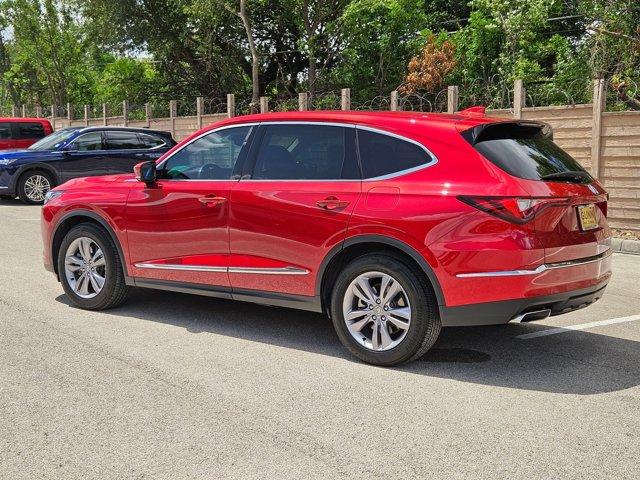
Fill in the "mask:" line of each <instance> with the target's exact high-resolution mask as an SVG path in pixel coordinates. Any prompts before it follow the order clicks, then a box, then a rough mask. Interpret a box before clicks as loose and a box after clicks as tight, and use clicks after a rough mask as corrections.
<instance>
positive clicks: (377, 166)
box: [358, 128, 434, 178]
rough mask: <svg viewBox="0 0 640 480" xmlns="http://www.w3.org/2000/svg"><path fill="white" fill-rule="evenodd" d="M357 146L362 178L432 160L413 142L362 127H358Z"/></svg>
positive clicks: (389, 172) (400, 169) (379, 175)
mask: <svg viewBox="0 0 640 480" xmlns="http://www.w3.org/2000/svg"><path fill="white" fill-rule="evenodd" d="M358 148H359V151H360V163H361V164H362V174H363V177H364V178H376V177H383V176H386V175H393V174H397V173H400V172H403V171H406V170H410V169H413V168H418V167H422V166H424V165H428V164H429V163H432V162H433V161H434V159H433V157H432V156H431V155H430V154H429V153H427V151H426V150H425V149H424V148H423V147H421V146H419V145H417V144H415V143H413V142H410V141H408V140H403V139H401V138H398V137H395V136H391V135H387V134H384V133H378V132H373V131H370V130H366V129H364V128H358Z"/></svg>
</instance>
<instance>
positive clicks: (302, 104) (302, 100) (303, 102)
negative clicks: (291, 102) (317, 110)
mask: <svg viewBox="0 0 640 480" xmlns="http://www.w3.org/2000/svg"><path fill="white" fill-rule="evenodd" d="M298 110H300V111H301V112H303V111H305V110H309V94H308V93H307V92H300V93H298Z"/></svg>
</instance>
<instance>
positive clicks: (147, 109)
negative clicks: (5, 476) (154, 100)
mask: <svg viewBox="0 0 640 480" xmlns="http://www.w3.org/2000/svg"><path fill="white" fill-rule="evenodd" d="M144 119H145V120H146V122H147V128H149V127H151V104H150V103H145V104H144Z"/></svg>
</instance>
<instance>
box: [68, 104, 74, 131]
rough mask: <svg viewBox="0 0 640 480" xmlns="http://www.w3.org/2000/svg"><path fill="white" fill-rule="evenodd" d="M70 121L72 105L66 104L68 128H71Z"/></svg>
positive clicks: (71, 118)
mask: <svg viewBox="0 0 640 480" xmlns="http://www.w3.org/2000/svg"><path fill="white" fill-rule="evenodd" d="M72 120H73V105H71V103H69V102H67V121H68V122H69V126H71V121H72Z"/></svg>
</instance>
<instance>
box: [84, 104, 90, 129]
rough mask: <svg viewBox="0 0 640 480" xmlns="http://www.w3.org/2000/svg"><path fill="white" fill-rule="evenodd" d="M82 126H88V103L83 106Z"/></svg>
mask: <svg viewBox="0 0 640 480" xmlns="http://www.w3.org/2000/svg"><path fill="white" fill-rule="evenodd" d="M84 126H85V127H88V126H89V105H85V106H84Z"/></svg>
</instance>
